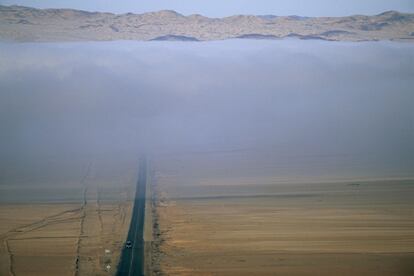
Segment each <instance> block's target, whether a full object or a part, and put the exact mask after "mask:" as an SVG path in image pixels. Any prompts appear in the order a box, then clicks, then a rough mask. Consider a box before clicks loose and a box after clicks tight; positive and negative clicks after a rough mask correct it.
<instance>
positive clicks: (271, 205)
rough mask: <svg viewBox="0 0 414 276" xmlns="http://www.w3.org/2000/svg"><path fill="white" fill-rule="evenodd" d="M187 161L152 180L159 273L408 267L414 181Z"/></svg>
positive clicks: (413, 242)
mask: <svg viewBox="0 0 414 276" xmlns="http://www.w3.org/2000/svg"><path fill="white" fill-rule="evenodd" d="M188 160H189V159H187V161H188ZM170 161H171V160H170ZM187 161H185V160H184V161H183V159H182V160H178V159H176V160H175V161H174V162H170V163H169V165H166V163H164V164H159V171H158V173H157V174H156V177H155V180H154V182H155V186H156V188H155V189H154V190H155V191H156V195H157V204H156V208H155V209H156V212H155V216H154V217H155V219H154V220H155V221H156V222H155V223H156V226H157V227H156V229H155V234H156V235H158V238H156V241H155V246H154V253H153V268H154V272H155V274H161V275H413V273H414V203H413V201H412V198H414V181H413V180H402V179H399V180H398V179H394V180H393V179H386V180H378V179H371V180H356V179H354V180H353V181H352V180H349V179H348V180H346V181H345V180H343V181H340V180H336V181H331V182H330V181H327V180H324V181H322V180H321V181H319V182H318V181H310V180H309V183H308V182H298V183H294V182H283V181H280V179H278V178H276V177H274V176H273V177H272V176H271V174H268V175H267V176H263V175H262V176H259V175H256V176H252V177H250V178H249V177H243V178H240V177H237V174H239V175H240V174H243V173H247V174H249V175H255V173H254V170H256V172H257V169H254V168H250V169H247V168H244V169H241V171H238V170H237V169H235V168H236V167H235V165H234V163H233V162H229V163H226V162H213V163H209V162H198V163H197V162H194V160H193V161H192V162H189V163H186V162H187ZM216 161H217V160H216ZM200 163H203V166H204V168H200V167H197V166H198V165H199V164H200ZM239 163H240V162H239ZM172 164H174V165H172ZM214 170H215V171H216V174H214V173H212V172H213V171H214ZM203 172H204V173H203ZM237 172H238V173H237ZM214 175H215V176H214ZM157 233H158V234H157Z"/></svg>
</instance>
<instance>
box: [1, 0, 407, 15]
mask: <svg viewBox="0 0 414 276" xmlns="http://www.w3.org/2000/svg"><path fill="white" fill-rule="evenodd" d="M0 4H2V5H13V4H16V5H23V6H32V7H38V8H73V9H82V10H90V11H106V12H113V13H126V12H134V13H143V12H148V11H157V10H163V9H171V10H175V11H177V12H179V13H182V14H184V15H189V14H195V13H198V14H203V15H206V16H210V17H223V16H230V15H234V14H274V15H301V16H345V15H352V14H366V15H372V14H378V13H381V12H384V11H387V10H398V11H401V12H414V1H413V0H363V1H361V0H255V1H253V0H226V1H223V0H205V1H200V0H198V1H194V0H147V1H138V0H124V1H118V0H87V1H85V0H0Z"/></svg>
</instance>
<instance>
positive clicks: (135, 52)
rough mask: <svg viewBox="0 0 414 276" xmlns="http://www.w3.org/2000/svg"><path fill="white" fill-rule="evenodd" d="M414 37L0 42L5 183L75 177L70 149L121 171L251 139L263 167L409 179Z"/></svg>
mask: <svg viewBox="0 0 414 276" xmlns="http://www.w3.org/2000/svg"><path fill="white" fill-rule="evenodd" d="M413 48H414V46H413V45H412V44H409V43H407V44H405V43H386V42H379V43H357V44H353V43H340V42H338V43H329V42H320V41H303V42H301V43H297V41H295V40H293V41H243V42H241V41H217V42H211V43H179V42H177V43H162V42H161V43H157V42H122V41H121V42H107V43H104V42H98V43H62V44H59V43H50V44H49V43H38V44H36V43H21V44H7V43H5V44H0V141H1V142H0V186H1V185H9V184H10V183H19V182H25V181H29V182H30V183H38V182H40V183H44V182H45V179H46V180H47V179H48V180H49V181H50V180H53V179H54V178H51V174H52V173H53V174H57V173H62V174H61V175H60V176H61V178H60V180H59V181H52V183H67V182H70V181H72V180H73V183H79V174H78V173H73V174H70V172H71V170H70V169H69V168H70V167H71V168H83V167H85V166H81V165H80V164H78V165H77V164H76V162H77V160H82V158H85V161H84V163H83V164H84V165H85V164H88V162H90V161H91V160H107V161H108V162H112V163H113V164H118V165H117V166H115V167H116V168H118V167H119V164H124V161H122V160H125V159H128V158H131V159H133V158H136V157H137V156H138V154H139V153H140V152H142V151H146V152H148V154H174V153H175V154H176V153H188V152H194V151H196V152H214V151H216V152H217V151H234V150H245V149H249V150H252V151H254V152H256V151H257V152H259V153H260V154H259V155H258V156H256V157H255V158H256V159H255V160H256V161H257V162H255V164H256V165H257V166H258V167H259V168H261V169H263V170H267V171H266V172H264V173H269V174H270V173H277V175H278V176H280V177H282V176H283V177H289V176H292V174H294V175H293V176H294V177H299V176H306V177H310V176H319V175H322V176H326V175H328V174H332V175H336V176H344V175H346V176H367V177H368V176H371V177H374V176H378V177H380V176H400V177H402V176H406V175H407V174H410V175H411V176H412V173H413V171H412V168H413V166H414V124H413V122H414V93H412V87H414V62H413V60H414V51H413ZM128 156H129V157H128ZM243 158H248V157H246V155H245V156H244V157H243ZM269 158H271V160H269ZM248 159H249V158H248ZM109 160H110V161H109ZM262 161H263V162H267V163H265V164H263V163H261V162H262ZM70 162H72V165H70V164H68V163H70ZM73 162H75V163H73ZM82 162H83V161H82ZM125 162H128V161H127V160H126V161H125ZM94 163H96V162H95V161H94ZM128 164H129V165H130V166H131V167H134V166H136V163H128ZM131 164H132V165H131ZM113 170H114V168H112V169H111V170H109V171H108V172H110V171H113ZM56 177H58V175H57V176H56ZM30 185H32V184H30ZM33 185H34V184H33ZM56 185H58V184H56Z"/></svg>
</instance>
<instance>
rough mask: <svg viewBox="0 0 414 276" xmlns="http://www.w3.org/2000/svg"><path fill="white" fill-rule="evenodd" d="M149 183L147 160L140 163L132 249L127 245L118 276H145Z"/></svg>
mask: <svg viewBox="0 0 414 276" xmlns="http://www.w3.org/2000/svg"><path fill="white" fill-rule="evenodd" d="M146 182H147V160H146V158H145V157H144V158H142V159H141V160H140V162H139V172H138V182H137V188H136V192H135V200H134V208H133V210H132V218H131V224H130V227H129V232H128V238H127V240H128V241H131V242H132V247H131V248H127V247H126V246H125V245H124V247H123V250H122V253H121V259H120V262H119V265H118V271H117V275H118V276H142V275H144V272H143V271H144V215H145V188H146V187H145V186H146Z"/></svg>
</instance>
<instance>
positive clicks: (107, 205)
mask: <svg viewBox="0 0 414 276" xmlns="http://www.w3.org/2000/svg"><path fill="white" fill-rule="evenodd" d="M131 207H132V204H131V201H123V202H99V200H87V202H86V204H84V203H82V204H59V203H54V204H3V205H0V231H1V232H0V240H1V249H0V259H1V262H0V264H1V265H0V275H112V274H114V273H115V269H116V265H117V263H118V260H119V253H120V249H121V248H122V246H123V241H124V239H125V237H126V234H127V231H128V227H129V219H130V215H131ZM108 265H110V266H111V268H110V269H106V267H107V266H108Z"/></svg>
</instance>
